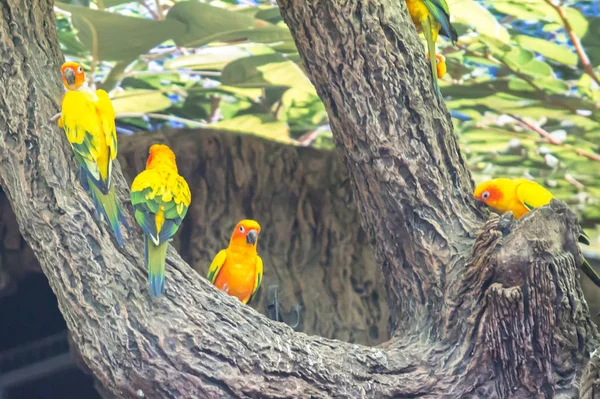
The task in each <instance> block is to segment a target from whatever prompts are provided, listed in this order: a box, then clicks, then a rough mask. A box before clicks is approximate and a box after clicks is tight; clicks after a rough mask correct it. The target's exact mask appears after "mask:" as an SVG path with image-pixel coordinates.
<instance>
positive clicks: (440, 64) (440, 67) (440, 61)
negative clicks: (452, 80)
mask: <svg viewBox="0 0 600 399" xmlns="http://www.w3.org/2000/svg"><path fill="white" fill-rule="evenodd" d="M426 55H427V59H429V53H427V54H426ZM435 58H437V65H436V70H437V77H438V79H441V78H443V77H444V75H445V74H446V57H444V56H443V55H441V54H436V55H435Z"/></svg>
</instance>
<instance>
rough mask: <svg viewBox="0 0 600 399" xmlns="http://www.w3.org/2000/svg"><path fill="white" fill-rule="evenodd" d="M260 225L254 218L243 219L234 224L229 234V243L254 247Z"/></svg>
mask: <svg viewBox="0 0 600 399" xmlns="http://www.w3.org/2000/svg"><path fill="white" fill-rule="evenodd" d="M259 234H260V225H259V224H258V222H256V221H254V220H249V219H245V220H242V221H240V222H239V223H238V224H236V225H235V229H233V234H231V243H232V244H236V245H251V246H252V247H256V243H257V242H258V235H259Z"/></svg>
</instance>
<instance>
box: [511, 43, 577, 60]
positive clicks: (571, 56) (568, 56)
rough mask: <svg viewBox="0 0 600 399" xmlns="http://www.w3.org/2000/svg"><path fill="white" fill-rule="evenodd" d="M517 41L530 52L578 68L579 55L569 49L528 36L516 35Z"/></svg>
mask: <svg viewBox="0 0 600 399" xmlns="http://www.w3.org/2000/svg"><path fill="white" fill-rule="evenodd" d="M515 40H516V42H517V43H518V44H519V45H520V46H522V47H524V48H526V49H528V50H530V51H535V52H536V53H539V54H541V55H543V56H544V57H546V58H549V59H551V60H553V61H556V62H559V63H561V64H565V65H569V66H577V62H578V61H579V58H578V57H577V54H575V53H574V52H572V51H571V50H569V49H568V48H567V47H564V46H559V45H558V44H555V43H552V42H549V41H547V40H544V39H538V38H536V37H531V36H526V35H516V36H515Z"/></svg>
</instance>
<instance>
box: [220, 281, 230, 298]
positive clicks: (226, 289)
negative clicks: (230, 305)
mask: <svg viewBox="0 0 600 399" xmlns="http://www.w3.org/2000/svg"><path fill="white" fill-rule="evenodd" d="M221 291H223V292H224V293H226V294H227V295H229V287H228V286H227V283H225V284H223V287H222V288H221Z"/></svg>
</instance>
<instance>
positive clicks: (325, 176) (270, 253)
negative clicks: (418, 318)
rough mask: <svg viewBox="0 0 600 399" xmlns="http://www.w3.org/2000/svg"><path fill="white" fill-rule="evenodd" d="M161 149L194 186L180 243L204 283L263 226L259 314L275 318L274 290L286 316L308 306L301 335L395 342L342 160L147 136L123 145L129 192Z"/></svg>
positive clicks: (222, 139)
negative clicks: (237, 243) (240, 236)
mask: <svg viewBox="0 0 600 399" xmlns="http://www.w3.org/2000/svg"><path fill="white" fill-rule="evenodd" d="M155 142H162V143H166V144H168V145H169V146H170V147H171V148H172V149H173V151H175V153H176V154H177V157H178V158H177V163H178V165H179V172H180V173H181V174H182V175H183V176H184V177H185V178H186V180H187V181H188V182H190V188H191V190H192V198H193V201H192V205H191V207H190V210H189V212H188V215H187V216H186V218H185V219H184V221H183V224H182V227H181V229H180V234H179V235H178V236H177V238H176V239H175V242H174V243H173V244H174V247H175V248H177V249H178V252H179V254H180V255H181V257H182V258H183V259H184V260H185V261H186V262H187V263H188V264H189V265H190V266H192V267H193V268H194V269H195V270H196V271H198V272H199V273H200V275H202V276H206V273H207V271H208V266H209V264H210V262H211V260H212V258H213V257H214V256H215V254H216V253H217V251H219V250H220V249H222V248H223V247H224V246H225V245H227V243H228V242H229V237H230V236H231V232H232V231H233V228H234V226H235V224H236V223H237V222H238V221H239V220H241V219H243V218H254V219H256V220H258V221H259V222H260V224H261V226H262V232H261V239H260V242H259V253H260V256H261V257H262V259H263V262H264V264H265V271H264V276H263V283H262V288H261V290H260V291H259V294H258V297H257V300H255V301H254V303H253V304H252V307H254V308H255V309H257V310H258V311H259V312H262V313H265V305H266V298H267V294H268V292H269V287H270V286H271V285H277V286H278V287H279V291H278V293H279V300H280V301H281V304H282V306H283V308H284V310H285V311H288V310H289V308H290V307H291V306H292V305H294V304H300V305H301V307H302V311H301V315H302V317H301V324H300V326H299V327H298V329H299V330H300V331H303V332H305V333H307V334H311V335H313V334H316V335H321V336H325V337H329V338H335V339H340V340H343V341H350V342H356V343H361V344H366V345H376V344H379V343H381V342H383V341H384V340H386V339H387V338H388V334H387V319H388V311H387V307H386V303H385V292H384V291H383V289H382V288H383V281H382V276H381V271H380V270H379V268H378V267H376V265H375V260H374V258H373V252H372V251H371V249H370V247H369V246H368V243H367V240H366V235H365V233H364V230H362V229H361V228H360V226H359V224H360V223H359V220H358V212H357V211H356V206H355V205H354V203H353V202H352V195H351V190H350V187H349V185H348V184H343V182H344V181H345V180H347V172H346V168H345V167H344V166H343V165H342V164H341V162H340V161H339V159H338V158H337V156H336V155H335V154H333V153H330V152H325V151H318V150H315V149H311V148H302V147H292V146H287V145H281V144H280V143H277V142H273V141H268V140H264V139H261V138H258V137H254V136H251V135H244V136H240V135H235V134H229V133H226V132H223V131H220V132H216V131H210V130H197V129H195V130H176V131H165V132H163V133H161V134H157V133H155V132H152V133H149V134H144V135H140V134H137V135H135V136H125V137H122V138H121V139H120V142H119V143H120V147H119V153H120V155H119V161H120V164H121V168H122V169H123V172H124V174H125V178H126V180H127V182H128V183H131V182H132V181H133V179H134V177H135V175H136V174H137V173H139V171H141V170H142V169H143V168H144V167H145V165H146V159H147V157H148V148H149V147H150V145H152V144H153V143H155ZM166 284H167V285H168V284H169V282H168V281H167V283H166ZM167 288H168V287H167Z"/></svg>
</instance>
